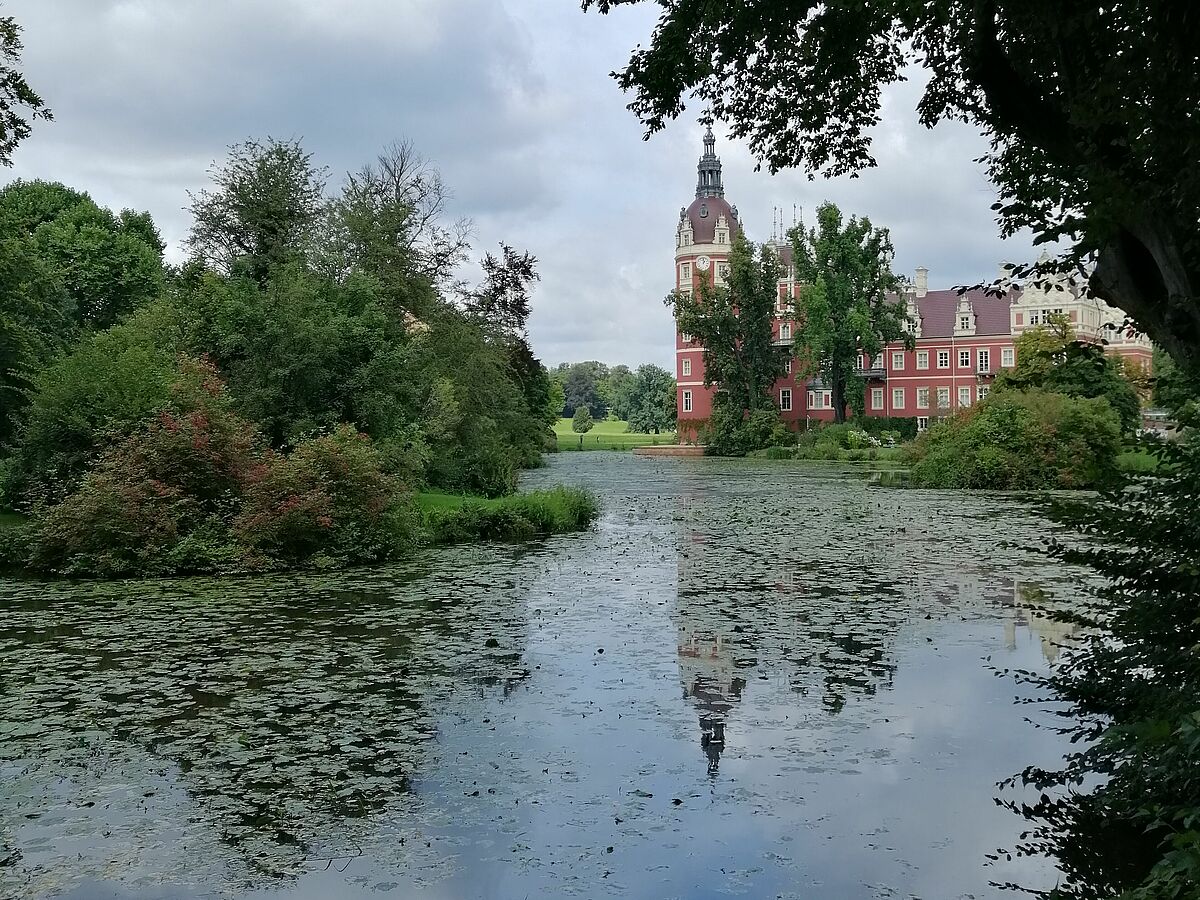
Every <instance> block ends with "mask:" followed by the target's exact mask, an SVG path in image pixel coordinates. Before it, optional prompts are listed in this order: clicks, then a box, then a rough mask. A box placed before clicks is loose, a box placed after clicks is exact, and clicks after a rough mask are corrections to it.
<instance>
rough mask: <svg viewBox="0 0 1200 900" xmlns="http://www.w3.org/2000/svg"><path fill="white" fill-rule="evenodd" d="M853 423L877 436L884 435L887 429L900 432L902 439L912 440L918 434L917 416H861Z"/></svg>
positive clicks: (856, 426)
mask: <svg viewBox="0 0 1200 900" xmlns="http://www.w3.org/2000/svg"><path fill="white" fill-rule="evenodd" d="M853 425H854V427H855V428H859V429H861V430H862V431H865V432H866V433H867V434H870V435H874V436H875V437H882V435H883V433H884V432H885V431H895V432H899V435H900V437H899V440H901V441H911V440H913V439H915V438H916V436H917V417H916V416H859V417H857V418H855V420H854V422H853Z"/></svg>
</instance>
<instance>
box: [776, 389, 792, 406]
mask: <svg viewBox="0 0 1200 900" xmlns="http://www.w3.org/2000/svg"><path fill="white" fill-rule="evenodd" d="M779 409H780V411H781V412H791V411H792V389H791V388H784V389H783V390H781V391H780V392H779Z"/></svg>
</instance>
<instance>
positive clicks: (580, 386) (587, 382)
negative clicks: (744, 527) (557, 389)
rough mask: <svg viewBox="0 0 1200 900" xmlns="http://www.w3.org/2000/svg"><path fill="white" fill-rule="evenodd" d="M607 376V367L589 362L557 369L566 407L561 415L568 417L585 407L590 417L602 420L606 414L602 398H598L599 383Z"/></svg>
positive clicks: (599, 363) (605, 406)
mask: <svg viewBox="0 0 1200 900" xmlns="http://www.w3.org/2000/svg"><path fill="white" fill-rule="evenodd" d="M606 374H608V366H606V365H604V363H601V362H596V361H595V360H589V361H587V362H581V363H574V364H572V365H569V366H566V367H565V368H564V367H563V366H560V367H559V372H558V375H559V376H560V377H561V378H562V386H563V391H564V393H565V394H566V398H567V399H566V405H565V406H564V407H563V414H564V415H568V414H570V412H571V411H572V410H575V409H578V408H579V407H580V406H587V408H588V409H589V410H590V411H591V413H592V417H593V418H596V419H603V418H604V417H605V415H607V413H608V407H607V405H606V404H605V402H604V398H603V397H601V396H600V382H601V381H602V380H603V379H604V376H605V375H606Z"/></svg>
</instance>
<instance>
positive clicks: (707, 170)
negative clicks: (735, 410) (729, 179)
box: [696, 116, 725, 199]
mask: <svg viewBox="0 0 1200 900" xmlns="http://www.w3.org/2000/svg"><path fill="white" fill-rule="evenodd" d="M701 121H702V122H703V123H704V125H705V128H704V155H703V156H701V157H700V162H699V164H698V165H697V166H696V199H699V198H701V197H724V196H725V186H724V185H723V184H721V158H720V157H719V156H717V151H716V145H717V139H716V138H715V137H714V136H713V130H712V119H711V118H710V117H708V116H705V117H704V118H703V119H701Z"/></svg>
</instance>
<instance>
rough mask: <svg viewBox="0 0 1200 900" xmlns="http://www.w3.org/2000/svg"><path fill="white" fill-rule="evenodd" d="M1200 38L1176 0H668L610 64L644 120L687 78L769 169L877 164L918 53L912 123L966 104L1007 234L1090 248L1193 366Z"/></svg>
mask: <svg viewBox="0 0 1200 900" xmlns="http://www.w3.org/2000/svg"><path fill="white" fill-rule="evenodd" d="M581 2H582V5H583V8H584V9H588V8H590V7H593V6H595V7H597V8H599V9H600V10H601V11H602V12H608V11H609V10H611V9H612V8H614V7H616V6H621V5H626V4H630V3H638V2H646V0H581ZM1198 40H1200V16H1198V15H1197V13H1196V10H1195V9H1194V8H1193V6H1192V4H1188V3H1152V4H1149V5H1148V4H1146V3H1143V2H1140V0H1116V2H1113V3H1107V4H1104V5H1103V6H1102V7H1097V6H1095V5H1089V4H1068V5H1063V4H1058V3H1045V2H1042V0H989V2H977V0H947V2H942V3H928V2H924V0H880V2H872V3H860V2H849V0H835V2H820V3H818V2H817V0H803V2H797V3H779V2H776V0H738V2H733V0H714V2H706V3H670V4H665V5H661V13H660V17H659V20H658V25H657V27H656V28H655V30H654V33H653V35H652V37H651V38H650V41H649V43H648V46H646V47H644V48H643V47H639V48H638V49H637V50H635V51H633V54H632V56H631V59H630V62H629V65H628V66H627V67H626V68H625V69H624V70H623V71H622V72H620V73H617V74H616V76H615V77H616V78H617V81H618V83H619V84H620V86H621V87H622V88H623V89H624V90H627V91H632V92H633V93H634V99H633V102H632V103H631V104H630V107H631V109H632V110H633V111H634V113H635V114H636V115H637V116H638V118H639V119H640V120H641V121H642V122H643V123H644V124H645V125H646V128H647V133H648V134H649V133H653V132H656V131H659V130H661V129H662V128H664V127H665V126H666V124H667V122H668V120H670V119H673V118H675V117H676V116H678V115H679V114H680V113H681V112H683V110H684V101H685V99H687V98H688V97H689V96H692V97H695V98H696V99H697V100H698V101H699V102H700V103H702V104H704V105H705V106H706V107H708V108H709V109H710V110H711V114H712V115H713V116H714V117H716V118H717V119H720V120H723V121H726V122H729V123H730V124H731V129H732V132H733V134H734V135H735V136H737V137H741V138H746V139H748V141H749V144H750V149H751V151H752V153H754V155H755V156H757V157H758V158H759V159H762V160H765V161H766V163H767V164H768V166H769V167H770V169H771V170H772V171H777V170H779V169H781V168H786V167H794V166H798V167H801V168H803V169H805V170H806V171H807V172H808V173H809V174H810V177H811V176H813V175H815V174H817V173H820V174H823V175H841V174H846V173H856V172H858V171H860V170H862V169H864V168H866V167H869V166H872V165H874V160H873V158H872V157H871V152H870V149H871V133H872V130H873V129H874V127H875V126H876V125H877V124H878V122H879V116H880V113H881V102H882V89H883V88H884V87H885V86H886V85H889V84H893V83H896V82H898V81H901V80H903V79H906V78H909V77H911V75H910V67H911V66H912V65H914V64H916V65H920V66H922V67H923V68H924V69H925V70H927V72H928V74H929V79H928V81H927V82H926V84H925V88H924V95H923V97H922V98H921V101H920V103H919V104H918V107H917V109H918V114H919V117H920V120H921V122H922V123H923V124H925V125H926V126H933V125H934V124H935V123H937V122H939V121H944V120H950V121H965V122H968V123H970V124H971V125H973V126H975V127H976V128H977V129H978V130H979V131H980V132H981V133H982V134H983V135H984V136H985V137H986V138H987V139H988V140H989V149H988V150H987V152H986V153H985V154H984V156H983V159H982V162H983V163H984V165H986V166H987V169H988V173H989V175H990V177H991V179H992V181H993V183H994V184H995V185H996V187H997V189H998V190H999V193H1000V200H999V202H998V203H997V204H996V207H995V208H996V210H997V212H998V215H999V219H1000V224H1001V231H1002V234H1003V235H1004V236H1009V235H1012V234H1014V233H1016V232H1017V231H1018V230H1020V229H1022V228H1028V229H1030V230H1031V231H1032V232H1033V234H1034V239H1035V241H1036V242H1037V243H1040V244H1047V243H1056V242H1062V243H1064V244H1065V245H1066V247H1067V250H1066V252H1065V254H1064V257H1063V260H1062V264H1061V265H1060V266H1058V267H1057V268H1062V269H1066V268H1069V267H1073V266H1074V265H1076V264H1078V263H1080V262H1085V261H1087V260H1088V259H1090V258H1093V257H1094V258H1095V260H1096V266H1095V269H1094V271H1093V273H1092V275H1091V279H1090V288H1091V290H1092V292H1093V293H1094V294H1095V295H1097V296H1099V297H1101V298H1103V299H1105V300H1107V301H1109V302H1110V303H1112V304H1113V305H1114V306H1117V307H1120V308H1122V309H1124V310H1125V311H1126V312H1128V313H1130V314H1131V315H1132V316H1133V318H1134V319H1135V321H1136V324H1137V326H1138V328H1139V329H1140V330H1142V331H1145V332H1147V333H1148V334H1149V335H1150V336H1151V337H1152V338H1153V339H1154V340H1155V342H1156V343H1158V344H1160V345H1161V346H1163V347H1164V348H1166V349H1167V350H1168V352H1170V353H1171V354H1172V356H1173V357H1175V358H1176V359H1177V360H1178V361H1180V363H1181V365H1183V366H1184V367H1185V368H1194V367H1195V366H1196V365H1197V363H1200V268H1198V267H1200V219H1198V218H1197V216H1196V214H1195V211H1196V210H1197V209H1200V175H1198V174H1197V173H1198V172H1200V165H1198V162H1200V160H1198V158H1197V157H1198V155H1200V144H1198V143H1197V142H1196V141H1195V140H1194V135H1193V133H1192V129H1191V128H1190V127H1186V125H1185V124H1184V123H1190V122H1192V121H1193V117H1194V113H1195V105H1196V96H1197V93H1198V92H1200V68H1198V67H1196V66H1195V65H1194V64H1193V49H1192V48H1194V47H1195V45H1196V43H1197V42H1198ZM1063 60H1070V61H1071V64H1070V65H1063V62H1062V61H1063Z"/></svg>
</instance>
